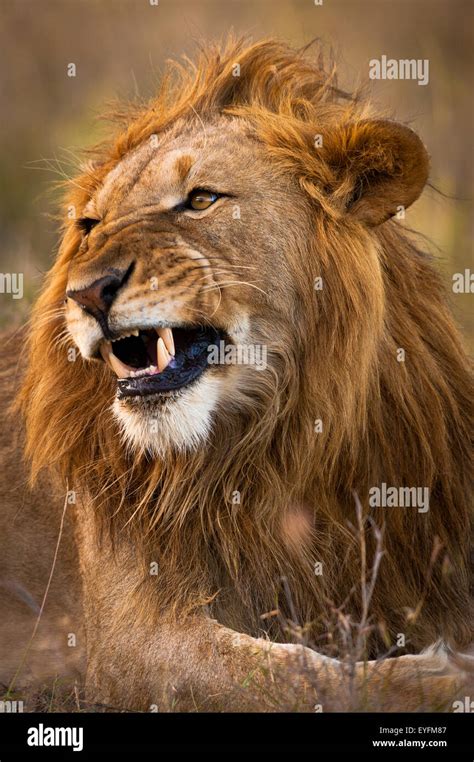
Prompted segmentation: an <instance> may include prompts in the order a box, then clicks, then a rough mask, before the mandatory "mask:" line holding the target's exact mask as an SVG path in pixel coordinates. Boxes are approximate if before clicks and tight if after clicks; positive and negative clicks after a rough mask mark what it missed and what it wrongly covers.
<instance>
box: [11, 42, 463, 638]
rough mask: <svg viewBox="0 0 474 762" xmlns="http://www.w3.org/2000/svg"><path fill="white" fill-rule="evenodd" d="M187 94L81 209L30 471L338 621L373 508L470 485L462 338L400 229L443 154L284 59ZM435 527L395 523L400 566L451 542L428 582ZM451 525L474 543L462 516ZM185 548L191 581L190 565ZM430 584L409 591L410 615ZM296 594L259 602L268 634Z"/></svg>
mask: <svg viewBox="0 0 474 762" xmlns="http://www.w3.org/2000/svg"><path fill="white" fill-rule="evenodd" d="M175 74H176V76H173V75H172V74H170V75H169V76H168V77H166V78H165V80H164V83H163V85H162V89H161V91H160V93H159V94H158V96H157V97H156V99H154V100H153V101H151V102H150V103H149V104H147V105H146V106H145V107H143V108H137V109H136V110H131V111H129V112H127V113H126V115H125V116H124V117H123V118H124V120H125V125H124V126H123V128H122V131H121V132H120V133H119V135H118V136H117V137H116V138H115V139H114V141H113V142H111V143H110V144H107V145H105V146H103V147H102V148H101V149H100V150H99V151H98V152H97V155H96V157H95V159H94V160H93V161H92V162H90V163H89V164H88V166H87V167H86V169H85V170H84V172H83V173H82V174H81V175H80V176H79V177H77V178H75V179H74V182H73V184H72V188H71V190H70V191H69V195H68V198H67V204H66V212H67V221H66V223H65V232H64V237H63V242H62V245H61V248H60V252H59V255H58V258H57V260H56V263H55V264H54V266H53V268H52V271H51V273H50V275H49V278H48V282H47V284H46V287H45V290H44V291H43V294H42V296H41V297H40V300H39V303H38V306H37V308H36V312H35V314H34V317H33V321H32V332H31V336H30V361H29V370H28V373H27V379H26V383H25V387H24V391H23V400H24V402H25V405H24V408H25V413H26V417H27V423H28V426H29V436H30V439H29V441H30V445H29V452H30V454H31V455H32V457H33V459H34V460H35V462H36V465H37V466H41V465H44V464H45V463H48V464H51V463H59V464H60V465H61V466H62V467H63V471H64V472H65V473H67V474H69V475H70V474H72V473H78V471H79V470H80V473H81V474H82V477H81V478H87V477H86V476H85V474H87V473H89V474H90V475H92V474H94V475H95V476H94V477H92V476H91V477H90V478H91V480H92V481H93V479H94V478H95V479H96V482H95V484H96V488H97V490H98V491H99V489H101V488H103V479H104V478H106V479H109V480H110V484H111V485H115V486H112V487H111V493H112V494H115V493H116V492H117V491H118V492H120V494H121V497H122V504H123V497H124V495H129V496H130V495H134V496H135V495H138V498H137V499H136V501H135V502H134V500H135V498H134V499H130V502H131V503H133V504H134V505H136V504H139V505H140V506H142V507H143V506H144V505H145V504H146V503H147V501H148V505H149V504H150V500H152V499H153V500H155V501H156V495H157V489H159V492H160V499H159V504H156V505H157V506H158V507H157V508H156V510H153V511H150V515H152V520H151V524H152V525H153V527H154V528H156V529H157V530H159V531H169V532H175V531H176V532H177V531H184V532H187V535H186V536H185V537H184V536H181V547H183V545H182V543H183V541H186V542H188V543H189V544H188V546H187V547H191V548H193V549H195V548H196V547H197V544H198V543H199V542H201V540H198V539H197V537H198V534H199V532H201V533H202V531H203V528H204V530H205V527H206V526H207V530H208V532H209V534H210V535H212V537H213V543H211V544H213V545H214V546H218V547H219V548H220V550H219V551H218V552H217V555H219V553H220V554H221V558H222V559H224V566H225V568H226V572H225V574H228V575H229V576H230V577H232V578H233V580H234V583H235V584H236V585H237V586H239V585H240V591H241V594H242V600H243V601H245V600H246V594H248V595H247V598H248V597H252V595H251V594H250V593H249V592H248V591H249V589H250V587H249V586H250V584H251V582H252V574H253V575H257V576H258V575H260V576H262V575H264V576H265V582H263V580H262V585H261V588H259V589H261V590H263V589H264V588H265V585H266V586H267V588H268V589H269V590H270V589H271V584H270V583H269V580H274V579H275V577H276V576H278V574H279V573H281V572H282V571H285V573H287V576H289V577H291V579H293V583H294V588H295V590H296V592H295V594H294V597H295V598H296V600H298V601H300V602H303V603H302V609H304V611H305V615H306V613H308V612H309V615H310V616H314V611H315V609H316V610H318V605H320V604H319V603H317V602H316V603H314V601H315V600H316V599H317V597H318V596H319V597H320V598H321V599H322V598H323V597H324V596H321V595H320V593H321V584H322V583H320V582H318V583H317V584H318V585H319V588H318V590H316V588H315V584H316V583H315V580H314V574H313V567H314V562H315V560H321V559H322V558H323V557H324V558H326V557H327V566H326V569H327V576H326V579H325V582H324V584H326V586H327V588H326V593H327V595H328V596H332V597H333V599H334V598H335V597H339V593H342V591H347V590H348V589H349V588H350V584H351V582H350V579H351V578H352V577H353V574H352V572H353V569H354V564H355V561H351V560H350V559H351V558H352V556H351V553H352V550H351V547H352V546H351V545H350V543H349V545H348V547H349V549H347V548H345V544H344V543H346V545H347V540H346V541H345V540H344V537H345V532H346V530H345V529H344V528H342V526H343V524H344V521H345V520H346V518H347V516H348V515H349V514H350V511H351V510H352V505H353V502H352V491H353V490H356V491H357V493H358V494H359V495H360V497H361V499H362V498H364V497H365V496H366V494H367V490H368V488H369V487H370V485H371V484H377V483H379V482H382V481H385V482H388V483H392V482H393V483H396V484H399V483H401V484H411V483H412V482H413V481H414V479H421V480H423V481H420V484H423V485H425V484H429V485H434V484H436V485H437V487H436V489H437V490H438V492H439V494H440V495H443V494H444V496H445V497H444V498H443V499H445V498H446V499H447V495H448V492H449V491H450V490H451V491H452V488H453V484H452V481H453V479H454V478H455V477H454V473H455V471H454V469H455V466H454V464H453V466H452V471H451V467H450V466H448V467H447V468H446V469H445V470H444V472H443V475H442V476H441V475H440V474H439V473H438V466H439V464H440V462H441V460H442V459H443V458H445V457H447V458H448V459H449V460H450V462H451V458H452V457H455V453H456V451H457V449H458V447H459V448H461V449H462V448H463V447H464V445H462V444H459V445H458V444H457V443H458V437H457V435H456V437H454V435H453V434H452V432H450V433H449V436H447V435H446V430H447V428H446V427H448V428H450V427H452V421H453V420H455V419H456V418H458V419H459V399H457V398H456V395H458V397H459V396H460V397H463V396H464V386H463V384H464V380H462V381H461V378H463V379H464V378H465V377H464V375H463V374H465V372H466V371H465V360H464V359H463V356H462V354H461V350H459V344H458V340H457V337H456V335H455V330H454V327H453V326H452V322H451V318H450V317H449V314H448V312H447V310H446V308H445V306H444V304H443V301H442V297H441V293H440V287H439V284H438V281H437V278H436V276H435V275H434V274H433V272H432V270H431V268H430V266H429V264H428V263H427V260H426V258H425V257H424V256H423V255H421V254H420V253H419V252H418V251H416V249H415V247H414V246H413V244H412V243H411V242H410V241H409V240H408V239H407V237H406V235H405V234H404V232H403V230H402V228H401V226H400V224H399V223H398V222H391V221H389V222H387V220H389V218H390V217H393V216H394V215H396V214H397V212H398V213H402V212H403V211H404V210H405V209H407V208H408V207H409V206H410V204H411V203H412V202H413V201H415V200H416V198H417V197H418V196H419V194H420V193H421V191H422V189H423V187H424V185H425V182H426V180H427V176H428V163H429V162H428V155H427V152H426V150H425V148H424V146H423V144H422V142H421V140H420V139H419V138H418V137H417V136H416V135H415V134H414V132H412V131H411V130H410V129H409V128H407V127H405V126H402V125H401V124H397V123H396V122H393V121H390V120H386V119H381V118H379V117H374V116H372V115H371V112H370V109H369V108H368V106H367V105H366V104H364V103H362V102H361V101H360V100H359V99H358V98H352V97H350V96H348V95H346V94H345V93H343V92H341V91H340V90H338V88H337V86H336V83H335V80H334V78H333V77H332V76H329V75H327V74H326V73H325V72H324V71H323V70H322V69H321V68H320V66H319V65H318V64H315V63H314V62H312V61H311V60H310V59H309V58H307V57H306V55H304V54H303V53H301V52H294V51H292V50H290V49H289V48H287V47H286V46H285V45H282V44H280V43H276V42H260V43H258V44H255V45H245V44H242V43H231V44H230V45H229V46H228V47H227V48H226V49H224V50H221V51H219V50H207V51H206V52H205V53H204V54H203V55H202V57H201V59H200V60H199V62H198V64H197V66H196V67H195V68H192V67H189V68H180V69H179V71H178V72H177V73H176V72H175ZM400 216H401V215H400ZM434 311H435V312H436V315H437V317H436V321H437V322H436V324H435V321H434V320H433V312H434ZM440 325H442V326H443V328H442V329H440ZM443 332H444V333H445V334H446V336H445V338H444V339H443V338H442V336H441V333H443ZM446 337H447V338H446ZM449 342H451V344H452V346H453V347H456V349H453V350H452V352H451V350H449V349H448V346H447V344H448V343H449ZM433 346H437V347H438V349H437V350H436V352H435V355H436V356H435V355H434V354H433V352H432V347H433ZM441 346H443V347H444V349H443V350H441V349H439V347H441ZM400 347H402V348H404V349H405V350H406V352H407V353H409V355H410V364H409V365H408V369H407V366H406V365H405V366H403V365H401V364H400V363H398V362H397V354H396V353H397V349H398V348H400ZM75 350H76V351H75ZM77 350H78V352H77ZM440 352H441V354H442V353H443V352H445V353H448V354H449V353H450V352H451V354H452V360H453V362H454V363H457V364H458V365H459V374H458V379H459V380H460V381H459V384H458V388H457V389H454V390H453V389H448V387H447V381H446V379H445V377H444V376H445V369H444V367H443V362H444V361H440V359H439V353H440ZM461 387H463V388H462V390H461V391H460V389H461ZM449 421H451V423H450V422H449ZM433 427H434V428H435V429H436V430H437V431H438V433H440V436H441V438H440V439H437V437H436V436H435V435H434V433H433ZM448 439H450V440H452V441H451V444H450V447H451V452H450V453H448V450H449V447H448V445H447V442H448ZM459 441H461V438H459ZM443 462H444V465H446V461H443ZM130 464H132V467H131V470H132V472H134V475H133V474H132V476H130V473H131V471H130ZM100 468H102V472H100ZM100 473H102V476H100ZM104 474H106V477H104ZM150 474H153V475H152V476H150ZM134 478H135V482H134V481H133V479H134ZM394 480H395V481H394ZM443 480H445V482H446V484H447V483H448V482H449V490H448V489H447V488H446V486H444V487H443V483H442V482H443ZM459 481H460V482H461V481H462V478H461V479H460V480H459ZM415 483H418V482H415ZM117 484H118V485H119V487H118V488H117ZM114 490H115V492H114ZM443 490H444V493H443ZM451 496H452V495H451ZM449 499H451V497H450V498H449ZM137 501H138V502H137ZM196 506H198V507H197V508H196ZM295 506H296V509H295ZM349 506H351V507H349ZM316 509H317V510H316ZM295 510H296V514H297V516H296V519H297V520H296V523H295V521H294V520H293V519H294V518H295V516H293V517H292V516H291V515H290V519H291V520H290V524H291V526H292V527H293V528H294V527H295V526H298V527H299V530H298V531H296V535H295V533H294V532H293V534H292V532H287V531H286V530H285V527H287V526H288V514H289V513H290V514H291V511H295ZM315 510H316V512H315ZM130 513H131V514H133V510H132V509H130ZM196 513H197V516H196ZM461 514H462V511H461ZM315 516H316V518H314V517H315ZM325 517H326V518H325ZM328 517H330V520H332V521H333V522H334V528H333V529H332V530H331V532H332V534H331V533H330V534H329V535H328V534H327V531H326V530H327V527H328V524H327V523H326V521H329V518H328ZM384 518H385V517H384ZM415 518H416V516H415V515H412V516H410V517H409V518H407V517H405V518H403V519H399V518H398V516H397V517H396V518H395V519H394V529H393V532H392V534H391V537H392V538H393V548H394V550H393V554H394V558H395V561H394V563H395V565H396V563H397V561H396V559H397V558H398V557H399V556H400V557H401V552H400V543H402V544H403V542H404V540H405V539H406V536H407V533H412V534H413V533H415V534H416V532H418V531H419V534H420V537H421V536H424V537H425V536H428V535H429V537H428V539H427V540H426V543H425V546H426V547H425V546H423V547H424V548H425V550H419V551H418V554H419V560H418V562H419V563H420V564H425V563H428V560H429V554H430V549H429V545H430V542H431V540H432V538H433V536H434V532H435V531H438V530H439V534H440V536H441V538H442V539H446V541H447V534H448V530H447V529H446V527H443V526H442V523H441V522H440V521H439V517H434V518H432V517H430V518H429V519H428V518H427V522H428V521H434V524H433V532H431V533H430V532H429V533H428V535H427V534H426V523H425V526H424V527H423V528H421V524H420V522H418V526H419V527H420V528H419V529H418V528H417V529H415V527H416V526H417V524H416V521H415ZM160 522H161V523H160ZM449 522H451V524H452V525H453V526H452V527H451V529H450V532H451V535H450V536H452V535H453V533H454V536H456V535H459V536H461V532H462V529H461V527H462V517H461V516H460V517H454V516H451V517H450V519H449ZM449 522H448V523H449ZM337 527H339V528H337ZM453 527H454V530H453ZM183 528H184V529H183ZM219 532H221V536H220V539H216V538H217V536H218V535H219ZM285 532H286V534H285ZM193 533H194V534H193ZM244 536H246V537H247V541H246V543H247V544H245V543H244V541H243V540H242V537H244ZM231 537H232V538H233V542H234V544H233V545H232V542H231ZM282 538H283V539H282ZM318 538H319V539H318ZM321 538H323V539H321ZM430 538H431V539H430ZM449 542H451V540H449ZM455 542H456V541H455ZM239 543H240V547H239ZM397 543H398V545H397ZM204 544H205V543H204ZM211 544H210V543H207V545H206V546H205V549H204V545H203V549H202V552H201V554H198V553H197V551H196V553H194V550H193V558H195V562H196V563H201V561H202V558H203V556H204V555H205V554H206V553H208V554H210V555H212V558H213V561H212V562H209V563H208V564H207V567H206V564H205V563H204V562H202V574H201V575H199V574H198V573H197V572H196V577H195V578H196V580H197V581H198V582H197V583H196V584H198V585H201V589H202V591H203V593H204V592H205V593H206V594H209V595H213V594H214V593H215V590H216V589H217V588H218V587H219V586H220V583H221V582H222V574H224V572H222V571H220V572H219V573H218V574H217V578H218V579H219V581H216V580H217V578H216V579H215V580H214V581H213V582H209V579H208V578H207V577H206V575H209V574H210V572H209V567H210V566H215V557H216V551H215V549H214V550H212V549H209V548H210V545H211ZM166 547H167V549H170V548H171V550H169V559H170V560H169V563H170V566H171V565H173V564H174V565H175V567H179V566H180V560H179V554H180V551H179V549H178V543H177V542H176V545H174V546H173V544H172V543H171V542H168V544H167V546H166ZM397 547H398V550H397V549H396V548H397ZM173 548H174V549H173ZM344 548H345V549H344ZM456 552H457V551H456ZM238 557H239V558H240V561H239V562H237V558H238ZM262 557H263V558H264V559H265V561H264V562H263V563H261V558H262ZM197 558H199V559H200V560H199V561H197V560H196V559H197ZM290 558H291V565H292V570H291V572H288V570H287V569H286V568H285V565H287V563H288V559H290ZM208 560H209V559H208ZM164 563H165V565H166V562H164ZM387 563H388V562H387ZM391 563H392V562H391ZM259 566H261V567H262V568H259ZM344 568H345V569H346V572H347V570H350V573H347V579H346V580H343V581H341V578H340V572H341V570H343V569H344ZM205 569H207V571H206V570H205ZM387 569H388V571H387V575H388V576H387V584H388V583H389V578H390V574H391V573H392V572H393V566H392V567H390V566H387ZM390 569H392V572H390ZM351 575H352V576H351ZM211 576H212V575H211ZM224 576H225V575H224ZM188 577H189V574H188ZM205 578H206V579H207V582H204V579H205ZM254 578H255V577H254ZM337 580H338V581H337ZM417 584H418V583H417V580H416V575H413V576H410V575H409V579H407V581H406V583H405V584H404V585H402V587H403V593H400V595H399V601H398V603H399V609H400V611H401V610H402V608H405V609H406V608H407V607H409V606H410V605H412V604H413V605H414V601H412V598H413V596H414V595H415V592H416V593H417V594H418V593H419V592H420V590H419V587H417ZM383 585H384V583H383V582H382V583H381V586H382V587H381V588H380V589H381V591H382V592H381V593H380V602H381V605H380V609H382V608H383V605H382V603H383V600H386V589H385V590H384V588H383ZM185 586H186V588H187V589H188V588H189V587H190V585H189V580H187V581H186V583H183V586H182V587H185ZM177 587H178V586H177ZM177 587H176V589H177ZM245 591H246V592H245ZM318 591H319V592H318ZM335 591H336V592H337V596H336V595H335ZM409 591H410V592H409ZM412 594H413V595H412ZM272 595H273V593H271V594H270V592H269V593H268V595H267V594H266V593H265V594H264V593H263V592H262V594H261V595H260V592H259V593H258V595H257V598H258V602H256V601H255V595H253V603H255V608H259V609H260V613H262V611H261V609H262V608H265V606H269V607H270V608H271V606H272ZM259 596H260V598H261V600H260V598H259ZM311 596H312V598H311ZM311 601H313V602H311ZM387 616H390V614H387ZM397 616H398V615H397ZM397 616H395V615H394V616H393V618H394V621H398V620H397ZM420 632H421V630H420ZM430 635H432V633H430ZM425 637H428V636H426V635H425V636H423V638H422V639H425Z"/></svg>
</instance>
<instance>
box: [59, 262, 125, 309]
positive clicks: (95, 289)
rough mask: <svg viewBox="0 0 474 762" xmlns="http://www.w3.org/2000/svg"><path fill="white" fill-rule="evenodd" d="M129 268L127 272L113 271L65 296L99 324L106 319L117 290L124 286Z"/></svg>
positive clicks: (69, 291) (68, 292)
mask: <svg viewBox="0 0 474 762" xmlns="http://www.w3.org/2000/svg"><path fill="white" fill-rule="evenodd" d="M130 274H131V267H129V268H128V269H127V270H114V271H113V273H111V274H110V275H104V277H103V278H98V280H95V281H94V282H93V283H91V284H90V285H89V286H86V288H80V289H78V290H75V291H74V290H68V291H66V296H68V297H69V298H70V299H74V301H75V302H77V303H78V304H80V306H81V307H82V309H83V310H85V311H86V312H88V313H89V314H90V315H92V316H93V317H95V318H96V320H98V321H99V322H101V319H102V320H103V319H104V318H106V317H107V315H108V313H109V310H110V308H111V306H112V303H113V301H114V299H115V297H116V296H117V293H118V291H119V289H120V288H121V287H122V286H123V285H124V284H125V282H126V280H127V279H128V277H129V275H130Z"/></svg>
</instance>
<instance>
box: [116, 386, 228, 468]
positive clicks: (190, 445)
mask: <svg viewBox="0 0 474 762" xmlns="http://www.w3.org/2000/svg"><path fill="white" fill-rule="evenodd" d="M219 386H220V382H219V380H218V379H215V378H209V376H208V374H207V373H206V375H205V376H204V377H203V378H200V379H199V380H198V381H196V382H195V383H194V384H193V385H192V387H190V389H189V390H185V391H184V393H182V394H181V395H180V396H179V397H178V398H176V399H173V398H170V399H169V401H167V402H165V403H163V402H161V401H160V400H158V401H156V400H155V401H153V397H129V398H125V399H122V400H119V399H115V401H114V404H113V408H112V409H113V413H114V416H115V418H116V419H117V421H118V422H119V424H120V428H121V433H122V436H123V439H124V444H125V445H126V446H127V447H129V448H130V449H131V450H133V451H135V452H142V453H143V452H146V453H148V454H150V455H152V456H153V457H164V456H166V454H167V453H169V452H170V451H173V450H174V451H185V450H188V451H189V450H195V449H197V447H199V445H201V444H202V443H203V442H204V441H205V440H206V439H207V437H208V436H209V433H210V431H211V426H212V416H213V412H214V411H215V409H216V407H217V403H218V398H219Z"/></svg>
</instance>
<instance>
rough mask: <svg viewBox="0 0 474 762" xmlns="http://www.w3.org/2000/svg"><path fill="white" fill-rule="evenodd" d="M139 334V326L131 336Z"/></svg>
mask: <svg viewBox="0 0 474 762" xmlns="http://www.w3.org/2000/svg"><path fill="white" fill-rule="evenodd" d="M138 335H139V331H138V328H135V330H134V331H132V332H131V334H130V336H138Z"/></svg>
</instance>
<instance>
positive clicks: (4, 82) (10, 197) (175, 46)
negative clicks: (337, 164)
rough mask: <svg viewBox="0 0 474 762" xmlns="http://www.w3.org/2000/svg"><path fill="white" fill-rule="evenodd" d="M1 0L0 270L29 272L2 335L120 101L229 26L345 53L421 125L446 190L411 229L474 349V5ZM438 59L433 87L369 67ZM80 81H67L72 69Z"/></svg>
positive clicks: (353, 81) (40, 268)
mask: <svg viewBox="0 0 474 762" xmlns="http://www.w3.org/2000/svg"><path fill="white" fill-rule="evenodd" d="M320 3H321V0H316V2H315V0H41V2H39V0H35V1H34V0H0V114H1V119H0V133H1V143H0V272H2V273H10V272H16V273H18V272H22V273H24V298H23V299H18V300H14V299H12V296H11V295H10V294H2V293H0V327H5V326H6V325H8V324H19V323H20V322H22V321H23V320H24V319H25V318H26V317H27V315H28V311H29V307H30V305H31V302H32V301H33V299H34V297H35V294H36V293H37V291H38V288H39V287H40V284H41V280H42V277H43V273H44V272H45V270H47V269H48V267H49V265H50V263H51V261H52V258H53V256H54V253H55V250H56V246H57V243H58V234H57V228H58V225H57V222H56V221H55V220H54V218H53V217H52V216H51V215H54V214H55V212H56V211H57V203H58V195H57V192H55V191H54V190H53V189H52V187H51V186H52V184H53V183H54V181H56V180H58V179H61V178H62V177H67V176H70V175H71V174H73V173H74V167H75V166H76V165H77V161H78V156H79V155H80V152H81V150H82V149H84V148H85V147H87V146H88V145H92V144H94V143H95V142H97V141H98V140H99V139H100V138H101V137H102V136H103V134H104V130H105V129H106V128H105V127H104V124H103V123H101V122H100V121H99V120H98V118H97V117H98V115H99V114H100V113H101V112H102V111H103V109H104V106H105V105H106V104H107V103H109V102H110V101H111V100H113V99H116V98H127V99H130V98H133V97H135V96H137V95H138V96H140V97H146V96H150V95H152V94H153V92H154V89H155V87H156V82H157V80H158V79H159V77H160V72H161V71H162V69H163V64H164V62H165V60H166V59H167V58H170V57H179V56H181V55H182V54H183V53H186V54H188V55H191V56H192V54H193V49H194V46H195V41H197V40H203V39H204V40H206V39H216V38H220V37H222V36H223V35H225V34H226V33H227V32H229V31H230V30H233V31H234V32H235V33H236V34H249V35H251V36H252V37H253V38H255V39H256V38H259V37H262V36H270V35H274V36H277V37H280V38H283V39H285V40H287V41H288V42H290V43H292V44H294V45H296V46H300V45H303V44H305V43H307V42H309V41H310V40H311V39H313V38H315V37H319V38H320V39H321V40H322V41H323V43H324V44H325V45H326V46H327V48H328V49H329V48H331V47H332V48H333V50H334V53H335V56H336V59H337V61H338V64H339V66H338V68H339V83H340V85H341V86H342V87H344V88H349V89H350V88H352V87H353V86H354V85H357V84H366V85H367V88H368V92H369V94H370V96H371V98H372V99H373V100H374V101H375V103H377V104H379V105H380V106H381V107H382V109H384V110H385V111H387V109H388V113H389V114H390V115H392V116H396V117H397V118H398V119H400V120H401V121H404V122H406V123H408V124H410V125H411V126H412V127H414V128H415V129H416V130H417V131H418V132H419V133H420V135H421V136H422V137H423V139H424V141H425V143H426V145H427V147H428V150H429V152H430V153H431V156H432V176H431V181H432V183H433V185H434V186H435V187H436V188H437V189H438V190H439V191H441V192H442V194H443V195H442V194H440V193H437V192H435V191H434V190H432V189H431V188H428V189H427V190H426V191H425V193H424V195H423V197H422V198H421V199H420V200H419V201H418V202H417V203H416V204H415V205H414V207H412V208H411V209H410V210H409V211H408V212H407V219H406V221H405V223H406V224H407V225H408V226H409V227H415V228H417V229H418V230H420V231H421V232H422V233H423V234H424V235H426V236H427V237H428V238H429V240H430V242H431V243H430V248H431V250H432V251H433V252H434V253H435V255H436V256H437V258H438V259H439V264H440V268H441V269H442V272H443V277H444V278H445V281H446V285H447V288H448V290H449V292H450V295H451V296H450V299H451V303H452V305H453V309H454V312H455V314H456V316H457V318H458V320H459V322H460V323H461V327H462V329H463V332H464V335H465V337H466V341H467V342H468V344H469V345H470V348H471V350H472V349H473V348H474V315H473V312H474V311H473V309H472V295H471V297H470V296H469V294H453V293H452V287H451V286H452V275H453V273H456V272H464V270H465V269H466V268H471V269H472V270H473V271H474V263H473V258H472V240H473V235H472V234H473V215H472V211H473V208H472V187H473V184H472V179H473V178H472V174H473V171H472V170H473V153H472V134H473V127H474V114H473V101H472V83H473V78H472V75H473V49H474V46H473V29H474V24H473V21H474V3H473V2H472V0H449V2H447V0H322V4H320ZM383 55H386V56H387V57H388V58H395V59H406V58H415V59H429V84H427V85H426V86H420V85H418V84H417V82H416V81H412V80H403V81H402V80H379V81H372V80H370V79H369V76H368V74H369V61H370V59H373V58H380V57H381V56H383ZM70 63H74V64H75V66H76V76H75V77H69V76H68V74H67V71H68V64H70Z"/></svg>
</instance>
